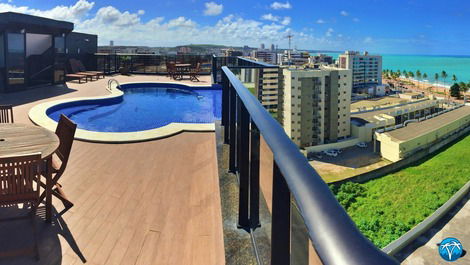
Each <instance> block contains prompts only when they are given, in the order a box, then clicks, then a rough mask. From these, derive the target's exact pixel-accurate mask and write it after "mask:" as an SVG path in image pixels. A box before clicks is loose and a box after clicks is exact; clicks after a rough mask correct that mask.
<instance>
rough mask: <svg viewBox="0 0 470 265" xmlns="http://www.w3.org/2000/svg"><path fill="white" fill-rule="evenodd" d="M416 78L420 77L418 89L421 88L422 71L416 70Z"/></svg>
mask: <svg viewBox="0 0 470 265" xmlns="http://www.w3.org/2000/svg"><path fill="white" fill-rule="evenodd" d="M416 78H417V79H418V89H419V85H420V79H421V71H419V70H416Z"/></svg>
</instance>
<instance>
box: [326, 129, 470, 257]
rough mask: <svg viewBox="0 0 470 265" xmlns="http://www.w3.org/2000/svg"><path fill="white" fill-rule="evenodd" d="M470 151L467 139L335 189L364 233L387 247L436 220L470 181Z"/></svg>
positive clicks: (334, 187)
mask: <svg viewBox="0 0 470 265" xmlns="http://www.w3.org/2000/svg"><path fill="white" fill-rule="evenodd" d="M469 147H470V136H467V137H465V138H463V139H462V140H460V141H459V142H457V143H455V144H454V145H452V146H450V147H448V148H447V149H445V150H443V151H442V152H440V153H439V154H437V155H435V156H433V157H431V158H426V159H423V160H421V161H419V162H417V163H416V164H415V165H412V166H409V167H407V168H405V169H402V170H400V171H398V172H396V173H393V174H389V175H386V176H384V177H382V178H380V179H375V180H371V181H369V182H366V183H364V184H357V183H345V184H343V185H340V186H333V185H332V186H331V189H332V190H333V192H334V193H335V195H336V197H337V199H338V201H339V202H340V203H341V204H342V205H343V207H344V208H345V209H346V210H347V212H348V213H349V215H350V216H351V218H352V219H353V220H354V222H355V223H356V225H357V226H358V228H359V229H360V230H361V231H362V233H363V234H364V235H365V236H367V237H368V238H369V239H370V240H372V242H374V244H375V245H376V246H378V247H380V248H382V247H384V246H386V245H387V244H389V243H390V242H392V241H393V240H395V239H397V238H399V237H400V236H402V235H403V234H404V233H406V232H407V231H408V230H410V229H411V228H413V227H414V226H415V225H417V224H418V223H420V222H421V221H423V220H424V219H425V218H426V217H428V216H429V215H431V214H432V213H433V212H434V211H435V210H436V209H437V208H439V207H440V206H442V205H443V204H444V203H445V202H446V201H447V200H448V199H449V198H450V197H451V196H452V195H453V194H454V193H455V192H457V191H458V190H459V189H460V188H461V187H462V186H463V185H464V184H465V183H466V182H467V181H469V180H470V148H469Z"/></svg>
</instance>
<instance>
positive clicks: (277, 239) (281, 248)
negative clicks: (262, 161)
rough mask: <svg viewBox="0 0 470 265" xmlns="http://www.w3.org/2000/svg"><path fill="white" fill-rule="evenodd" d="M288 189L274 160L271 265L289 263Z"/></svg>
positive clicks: (289, 212) (289, 211) (285, 264)
mask: <svg viewBox="0 0 470 265" xmlns="http://www.w3.org/2000/svg"><path fill="white" fill-rule="evenodd" d="M290 216H291V201H290V191H289V187H288V186H287V183H286V180H285V179H284V176H283V175H282V173H281V171H280V170H279V167H278V166H277V163H276V161H274V167H273V195H272V228H271V265H289V264H290Z"/></svg>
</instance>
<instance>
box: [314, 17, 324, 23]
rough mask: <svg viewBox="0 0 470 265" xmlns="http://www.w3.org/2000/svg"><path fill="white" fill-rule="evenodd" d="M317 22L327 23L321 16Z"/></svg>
mask: <svg viewBox="0 0 470 265" xmlns="http://www.w3.org/2000/svg"><path fill="white" fill-rule="evenodd" d="M316 23H317V24H325V23H326V21H325V20H323V19H321V18H320V19H318V20H317V21H316Z"/></svg>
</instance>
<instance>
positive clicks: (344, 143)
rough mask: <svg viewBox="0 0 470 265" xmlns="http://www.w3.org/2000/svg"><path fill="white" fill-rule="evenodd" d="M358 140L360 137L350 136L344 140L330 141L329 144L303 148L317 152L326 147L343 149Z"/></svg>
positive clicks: (359, 140) (326, 148)
mask: <svg viewBox="0 0 470 265" xmlns="http://www.w3.org/2000/svg"><path fill="white" fill-rule="evenodd" d="M359 142H362V141H361V139H359V138H350V139H346V140H343V141H339V142H336V143H331V144H322V145H315V146H309V147H305V148H304V149H305V151H307V152H308V153H317V152H322V151H325V150H328V149H343V148H346V147H351V146H354V145H356V144H357V143H359Z"/></svg>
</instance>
